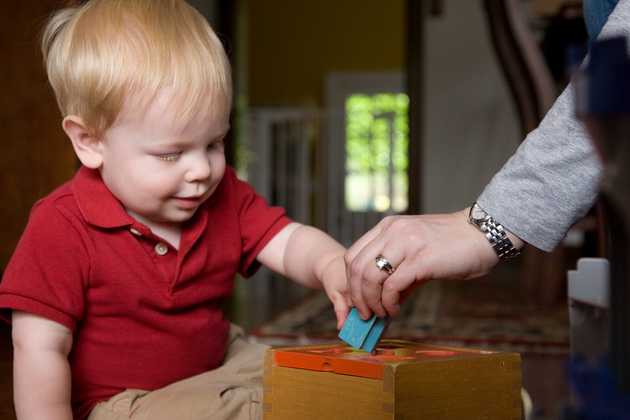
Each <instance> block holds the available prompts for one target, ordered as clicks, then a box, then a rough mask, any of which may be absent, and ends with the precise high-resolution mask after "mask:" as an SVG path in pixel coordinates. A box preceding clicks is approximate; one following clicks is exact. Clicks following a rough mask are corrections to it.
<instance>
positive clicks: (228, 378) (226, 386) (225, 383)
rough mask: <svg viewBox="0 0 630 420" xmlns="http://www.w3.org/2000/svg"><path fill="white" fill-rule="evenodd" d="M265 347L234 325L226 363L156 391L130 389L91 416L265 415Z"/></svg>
mask: <svg viewBox="0 0 630 420" xmlns="http://www.w3.org/2000/svg"><path fill="white" fill-rule="evenodd" d="M267 348H268V347H267V346H265V345H263V344H255V343H249V342H247V340H246V339H245V334H244V333H243V330H242V329H241V328H240V327H236V326H234V325H232V327H231V328H230V343H229V347H228V351H227V354H226V356H225V360H224V362H223V365H221V366H220V367H219V368H217V369H214V370H212V371H210V372H206V373H202V374H200V375H197V376H193V377H192V378H188V379H184V380H182V381H179V382H176V383H173V384H171V385H168V386H166V387H164V388H161V389H157V390H155V391H143V390H138V389H128V390H126V391H124V392H121V393H120V394H117V395H114V396H113V397H112V398H111V399H109V400H108V401H104V402H101V403H99V404H97V405H96V407H94V409H93V410H92V412H91V413H90V416H89V418H88V420H129V419H131V420H210V419H212V420H215V419H216V420H223V419H225V420H232V419H237V420H254V419H261V418H262V372H263V360H264V355H265V351H266V350H267Z"/></svg>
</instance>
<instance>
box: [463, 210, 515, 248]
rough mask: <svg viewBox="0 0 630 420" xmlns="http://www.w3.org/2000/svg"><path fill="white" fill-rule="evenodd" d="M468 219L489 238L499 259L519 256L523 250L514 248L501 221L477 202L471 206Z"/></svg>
mask: <svg viewBox="0 0 630 420" xmlns="http://www.w3.org/2000/svg"><path fill="white" fill-rule="evenodd" d="M468 221H469V222H470V224H472V225H474V226H476V227H477V229H479V230H480V231H481V232H482V233H483V234H484V235H485V237H486V239H488V242H490V245H491V246H492V249H494V252H496V253H497V255H498V256H499V259H501V260H508V259H510V258H514V257H516V256H518V255H519V254H520V253H521V252H520V251H519V250H518V249H516V248H514V244H513V243H512V241H511V240H510V238H508V236H507V232H506V231H505V229H504V228H503V226H502V225H501V224H500V223H497V222H496V221H495V220H494V219H493V218H492V216H490V215H489V214H488V213H486V211H485V210H483V209H482V208H481V207H479V205H478V204H477V203H474V204H473V205H472V206H471V207H470V213H469V214H468Z"/></svg>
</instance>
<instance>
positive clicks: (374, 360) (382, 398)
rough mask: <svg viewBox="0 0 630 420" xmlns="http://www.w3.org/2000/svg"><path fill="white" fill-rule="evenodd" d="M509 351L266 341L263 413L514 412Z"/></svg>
mask: <svg viewBox="0 0 630 420" xmlns="http://www.w3.org/2000/svg"><path fill="white" fill-rule="evenodd" d="M520 390H521V361H520V356H519V355H518V354H516V353H497V352H490V351H481V350H472V349H459V348H449V347H435V346H427V345H422V344H417V343H412V342H407V341H401V340H384V341H383V342H381V344H380V345H379V347H378V348H377V349H376V352H375V353H374V354H370V353H366V352H363V351H356V350H353V349H352V348H350V347H346V346H345V345H342V344H332V345H323V346H306V347H293V348H279V349H270V350H269V351H268V352H267V357H266V360H265V373H264V406H263V407H264V419H265V420H280V419H287V420H288V419H291V420H294V419H301V420H309V419H326V420H330V419H352V418H355V419H362V420H371V419H406V420H407V419H431V420H442V419H443V420H447V419H448V420H458V419H461V420H463V419H466V420H470V419H496V420H508V419H509V420H512V419H513V420H516V419H520V418H521V400H520V392H521V391H520Z"/></svg>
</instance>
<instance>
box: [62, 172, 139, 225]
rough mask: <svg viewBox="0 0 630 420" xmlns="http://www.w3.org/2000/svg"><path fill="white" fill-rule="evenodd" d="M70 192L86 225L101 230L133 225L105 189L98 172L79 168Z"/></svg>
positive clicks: (132, 221)
mask: <svg viewBox="0 0 630 420" xmlns="http://www.w3.org/2000/svg"><path fill="white" fill-rule="evenodd" d="M72 191H73V193H74V196H75V197H76V200H77V203H78V205H79V210H80V211H81V214H82V215H83V217H84V218H85V220H86V221H87V222H88V223H90V224H92V225H95V226H98V227H101V228H117V227H122V226H130V225H133V224H134V219H133V218H132V217H131V216H129V215H128V214H127V212H126V211H125V209H124V208H123V206H122V204H121V203H120V201H118V199H117V198H116V197H114V195H113V194H112V192H111V191H110V190H109V188H107V186H106V185H105V183H104V182H103V180H102V178H101V174H100V173H99V171H97V170H94V169H89V168H86V167H85V166H81V168H80V169H79V171H78V172H77V174H76V175H75V177H74V180H73V182H72Z"/></svg>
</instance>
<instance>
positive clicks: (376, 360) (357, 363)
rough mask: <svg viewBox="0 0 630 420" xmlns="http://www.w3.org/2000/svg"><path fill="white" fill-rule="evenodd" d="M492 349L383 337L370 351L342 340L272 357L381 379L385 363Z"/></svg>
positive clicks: (278, 361) (281, 363) (283, 363)
mask: <svg viewBox="0 0 630 420" xmlns="http://www.w3.org/2000/svg"><path fill="white" fill-rule="evenodd" d="M494 353H495V352H491V351H485V350H473V349H451V348H445V347H434V346H429V345H425V344H418V343H413V342H409V341H403V340H383V341H382V342H381V343H380V344H379V345H378V347H377V348H376V349H375V351H374V352H373V353H367V352H365V351H362V350H357V349H353V348H352V347H349V346H346V345H345V344H338V345H322V346H309V347H296V348H289V349H286V348H285V349H282V350H276V351H275V352H274V361H275V363H276V365H278V366H283V367H289V368H297V369H308V370H318V371H323V372H334V373H338V374H342V375H352V376H360V377H364V378H373V379H382V378H383V369H384V367H385V366H387V365H392V366H397V365H402V364H406V363H418V362H423V361H430V360H436V359H443V360H445V359H452V358H462V357H475V356H479V355H481V354H494Z"/></svg>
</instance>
